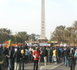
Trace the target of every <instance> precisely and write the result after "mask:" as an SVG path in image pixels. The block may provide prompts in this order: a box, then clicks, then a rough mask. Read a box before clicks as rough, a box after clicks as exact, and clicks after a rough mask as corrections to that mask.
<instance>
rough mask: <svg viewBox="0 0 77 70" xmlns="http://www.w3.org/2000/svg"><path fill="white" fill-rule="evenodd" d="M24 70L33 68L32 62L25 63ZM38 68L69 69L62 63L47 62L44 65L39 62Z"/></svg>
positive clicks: (44, 69)
mask: <svg viewBox="0 0 77 70" xmlns="http://www.w3.org/2000/svg"><path fill="white" fill-rule="evenodd" d="M76 69H77V65H76ZM76 69H75V70H76ZM25 70H33V63H27V64H25ZM39 70H70V68H69V67H66V66H65V65H64V64H63V63H60V64H54V63H48V64H47V65H46V66H44V63H39Z"/></svg>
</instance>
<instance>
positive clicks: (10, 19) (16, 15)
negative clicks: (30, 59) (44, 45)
mask: <svg viewBox="0 0 77 70" xmlns="http://www.w3.org/2000/svg"><path fill="white" fill-rule="evenodd" d="M45 7H46V8H45V11H46V12H45V19H46V20H45V21H46V36H47V38H49V37H50V33H52V32H53V31H54V29H55V28H56V26H59V25H65V26H67V27H68V26H71V25H72V24H73V23H74V21H76V20H77V0H45ZM40 23H41V0H0V28H8V29H10V30H12V32H13V33H16V32H19V31H26V32H27V33H28V34H31V33H36V34H40V26H41V25H40Z"/></svg>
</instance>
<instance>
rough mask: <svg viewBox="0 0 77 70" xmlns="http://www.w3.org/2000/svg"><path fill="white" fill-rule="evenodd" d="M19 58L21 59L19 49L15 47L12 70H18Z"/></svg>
mask: <svg viewBox="0 0 77 70" xmlns="http://www.w3.org/2000/svg"><path fill="white" fill-rule="evenodd" d="M20 58H21V53H20V51H19V48H18V47H16V48H15V53H14V70H19V66H20Z"/></svg>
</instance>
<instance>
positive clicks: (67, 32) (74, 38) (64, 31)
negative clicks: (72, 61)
mask: <svg viewBox="0 0 77 70" xmlns="http://www.w3.org/2000/svg"><path fill="white" fill-rule="evenodd" d="M51 40H56V41H58V42H59V43H60V42H63V43H68V44H70V43H73V44H76V43H77V21H75V22H74V24H73V25H72V26H70V27H65V26H62V25H61V26H57V27H56V29H55V30H54V32H53V33H52V35H51Z"/></svg>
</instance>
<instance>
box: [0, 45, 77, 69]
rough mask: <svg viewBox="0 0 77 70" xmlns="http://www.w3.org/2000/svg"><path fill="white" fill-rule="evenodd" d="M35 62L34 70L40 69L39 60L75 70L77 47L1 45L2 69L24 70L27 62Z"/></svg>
mask: <svg viewBox="0 0 77 70" xmlns="http://www.w3.org/2000/svg"><path fill="white" fill-rule="evenodd" d="M32 62H33V63H34V65H33V70H38V62H42V63H44V65H45V66H46V65H47V63H54V64H59V63H62V62H64V65H65V66H66V67H67V66H69V67H70V70H75V65H76V63H77V48H76V47H70V46H69V47H67V46H65V47H62V46H54V47H51V46H48V47H47V46H43V47H41V46H37V47H28V46H27V45H24V46H10V47H9V48H6V47H3V46H0V70H24V64H25V63H32Z"/></svg>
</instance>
